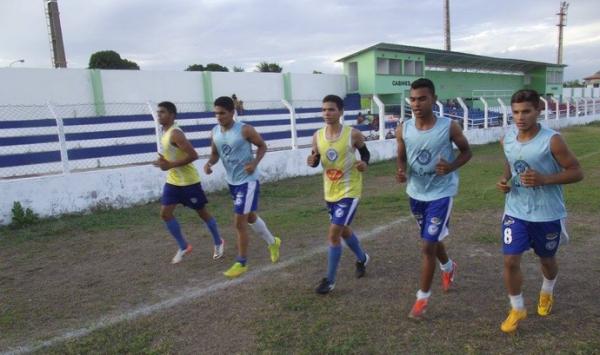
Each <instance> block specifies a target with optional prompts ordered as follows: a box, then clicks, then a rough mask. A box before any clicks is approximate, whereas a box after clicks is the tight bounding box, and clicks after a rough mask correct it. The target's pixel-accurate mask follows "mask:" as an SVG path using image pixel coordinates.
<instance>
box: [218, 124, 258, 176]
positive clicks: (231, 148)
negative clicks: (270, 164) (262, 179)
mask: <svg viewBox="0 0 600 355" xmlns="http://www.w3.org/2000/svg"><path fill="white" fill-rule="evenodd" d="M243 127H244V124H243V123H241V122H235V123H234V124H233V126H232V127H231V128H230V129H229V130H227V131H225V132H223V131H221V126H220V125H216V126H215V127H213V129H212V138H213V142H214V143H215V146H216V147H217V151H218V152H219V157H220V158H221V161H222V162H223V166H224V167H225V171H226V172H227V183H229V184H230V185H241V184H244V183H247V182H250V181H256V180H258V177H257V175H258V174H257V170H258V169H257V170H254V172H253V173H252V174H248V173H247V172H246V171H245V170H244V167H245V165H246V164H248V163H249V162H250V161H252V160H253V159H254V155H253V154H252V144H251V143H250V142H248V141H247V140H246V139H245V138H244V137H243V136H242V128H243Z"/></svg>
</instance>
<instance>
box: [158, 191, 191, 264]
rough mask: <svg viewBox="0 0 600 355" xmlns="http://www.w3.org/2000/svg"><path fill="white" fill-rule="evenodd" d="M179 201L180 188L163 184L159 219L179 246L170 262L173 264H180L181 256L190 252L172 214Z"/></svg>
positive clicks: (189, 246)
mask: <svg viewBox="0 0 600 355" xmlns="http://www.w3.org/2000/svg"><path fill="white" fill-rule="evenodd" d="M180 200H181V196H180V188H179V187H178V186H174V185H171V184H165V186H164V188H163V194H162V197H161V207H160V218H161V219H162V220H163V222H164V224H165V227H166V228H167V230H168V231H169V233H170V234H171V235H172V236H173V238H174V239H175V241H177V245H178V246H179V249H178V250H177V253H176V254H175V256H174V257H173V259H172V260H171V263H173V264H177V263H179V262H181V260H182V258H183V256H184V255H185V254H187V253H189V252H190V251H192V245H191V244H189V243H188V242H187V241H186V240H185V238H184V237H183V234H182V233H181V227H180V226H179V222H178V221H177V219H176V218H175V215H174V214H173V212H174V211H175V208H176V207H177V204H178V203H180V202H181V201H180Z"/></svg>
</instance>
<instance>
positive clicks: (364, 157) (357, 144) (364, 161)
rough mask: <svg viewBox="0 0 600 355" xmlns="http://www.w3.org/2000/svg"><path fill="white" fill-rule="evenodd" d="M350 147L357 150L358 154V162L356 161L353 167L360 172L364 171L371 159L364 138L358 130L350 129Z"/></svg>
mask: <svg viewBox="0 0 600 355" xmlns="http://www.w3.org/2000/svg"><path fill="white" fill-rule="evenodd" d="M351 134H352V146H353V147H354V148H356V149H358V154H360V160H359V161H357V162H356V163H355V164H354V166H356V169H357V170H358V171H360V172H363V171H366V170H367V166H368V165H369V160H370V159H371V153H369V149H368V148H367V145H366V144H365V137H364V136H363V135H362V133H360V131H359V130H358V129H355V128H352V133H351Z"/></svg>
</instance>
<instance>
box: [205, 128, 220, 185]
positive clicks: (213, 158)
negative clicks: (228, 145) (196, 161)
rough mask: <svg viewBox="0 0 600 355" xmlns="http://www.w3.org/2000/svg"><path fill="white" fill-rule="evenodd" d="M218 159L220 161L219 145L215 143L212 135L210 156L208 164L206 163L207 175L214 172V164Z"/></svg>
mask: <svg viewBox="0 0 600 355" xmlns="http://www.w3.org/2000/svg"><path fill="white" fill-rule="evenodd" d="M218 161H219V151H218V150H217V146H216V145H215V142H214V141H213V139H212V136H211V137H210V156H209V157H208V160H207V161H206V164H204V172H205V173H206V174H207V175H210V174H212V166H213V165H215V164H216V163H217V162H218Z"/></svg>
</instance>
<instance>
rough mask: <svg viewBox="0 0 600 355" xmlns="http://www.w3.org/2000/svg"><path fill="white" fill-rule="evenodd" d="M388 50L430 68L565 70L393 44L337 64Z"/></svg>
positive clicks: (559, 65) (544, 64)
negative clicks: (414, 58) (415, 58)
mask: <svg viewBox="0 0 600 355" xmlns="http://www.w3.org/2000/svg"><path fill="white" fill-rule="evenodd" d="M376 49H380V50H387V51H394V52H402V53H411V54H423V55H424V56H425V64H426V65H427V66H429V67H443V68H463V69H477V70H491V71H511V72H515V71H519V72H529V71H532V70H535V69H539V68H545V67H555V68H564V67H566V65H564V64H553V63H544V62H535V61H530V60H522V59H507V58H498V57H489V56H484V55H476V54H469V53H462V52H453V51H446V50H441V49H433V48H424V47H414V46H404V45H400V44H392V43H378V44H376V45H373V46H371V47H368V48H365V49H363V50H360V51H358V52H356V53H352V54H350V55H347V56H345V57H343V58H340V59H338V60H337V62H345V61H347V60H348V59H350V58H352V57H354V56H357V55H358V54H361V53H364V52H368V51H371V50H376Z"/></svg>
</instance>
